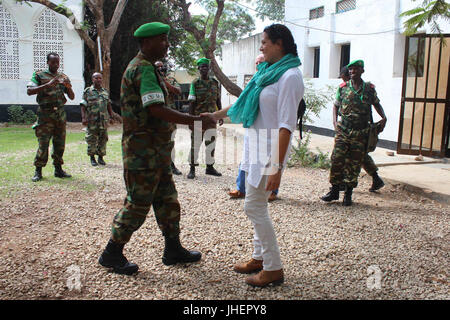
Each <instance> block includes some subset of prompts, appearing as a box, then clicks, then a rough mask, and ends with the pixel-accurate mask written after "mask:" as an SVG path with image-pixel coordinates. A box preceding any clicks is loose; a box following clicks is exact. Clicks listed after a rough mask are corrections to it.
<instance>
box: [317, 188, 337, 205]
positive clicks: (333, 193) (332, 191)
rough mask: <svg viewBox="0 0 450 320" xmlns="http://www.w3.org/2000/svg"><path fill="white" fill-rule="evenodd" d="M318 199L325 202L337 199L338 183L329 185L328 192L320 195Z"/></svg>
mask: <svg viewBox="0 0 450 320" xmlns="http://www.w3.org/2000/svg"><path fill="white" fill-rule="evenodd" d="M320 199H321V200H323V201H325V202H330V201H332V200H339V185H337V184H333V185H331V188H330V192H328V193H327V194H326V195H324V196H322V197H320Z"/></svg>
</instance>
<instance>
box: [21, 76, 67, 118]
mask: <svg viewBox="0 0 450 320" xmlns="http://www.w3.org/2000/svg"><path fill="white" fill-rule="evenodd" d="M58 76H59V77H61V78H63V77H67V76H66V75H65V74H63V73H61V72H58V73H56V74H53V73H51V72H50V70H45V71H35V72H34V73H33V76H32V77H31V80H30V82H28V84H27V87H28V88H30V87H37V86H42V85H44V84H46V83H48V82H50V81H51V80H52V79H53V78H55V77H58ZM67 92H68V91H67V88H66V87H65V86H64V85H63V84H62V83H58V84H57V85H56V86H54V87H53V88H47V89H45V90H43V91H41V92H39V93H38V94H37V96H36V102H37V103H38V104H39V110H38V116H39V114H40V113H46V114H51V118H54V119H56V120H65V119H66V113H65V111H64V104H65V103H66V102H67V99H66V97H65V96H64V94H65V93H67Z"/></svg>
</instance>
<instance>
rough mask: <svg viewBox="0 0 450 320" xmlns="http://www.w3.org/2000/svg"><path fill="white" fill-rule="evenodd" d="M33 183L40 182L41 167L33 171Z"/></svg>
mask: <svg viewBox="0 0 450 320" xmlns="http://www.w3.org/2000/svg"><path fill="white" fill-rule="evenodd" d="M31 180H32V181H33V182H37V181H40V180H42V167H36V171H34V177H33V178H31Z"/></svg>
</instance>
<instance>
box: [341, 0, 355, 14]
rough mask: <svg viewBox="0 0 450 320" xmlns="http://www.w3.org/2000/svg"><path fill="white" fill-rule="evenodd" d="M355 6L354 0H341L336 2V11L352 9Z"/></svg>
mask: <svg viewBox="0 0 450 320" xmlns="http://www.w3.org/2000/svg"><path fill="white" fill-rule="evenodd" d="M355 8H356V0H342V1H338V2H336V13H342V12H345V11H349V10H353V9H355Z"/></svg>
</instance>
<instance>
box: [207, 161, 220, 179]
mask: <svg viewBox="0 0 450 320" xmlns="http://www.w3.org/2000/svg"><path fill="white" fill-rule="evenodd" d="M205 174H210V175H212V176H216V177H221V176H222V174H221V173H220V172H217V170H216V169H214V167H213V166H212V164H208V165H206V170H205Z"/></svg>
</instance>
